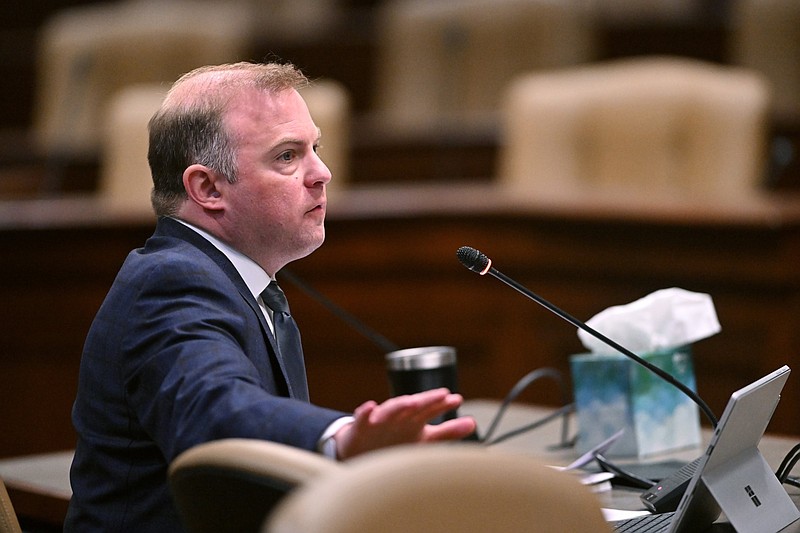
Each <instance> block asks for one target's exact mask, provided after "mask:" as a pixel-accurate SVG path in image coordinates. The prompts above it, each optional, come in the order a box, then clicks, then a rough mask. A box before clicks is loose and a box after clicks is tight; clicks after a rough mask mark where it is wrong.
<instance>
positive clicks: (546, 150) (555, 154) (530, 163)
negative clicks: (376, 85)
mask: <svg viewBox="0 0 800 533" xmlns="http://www.w3.org/2000/svg"><path fill="white" fill-rule="evenodd" d="M769 98H770V96H769V89H768V86H767V83H766V82H765V81H764V80H763V79H762V78H761V76H759V75H758V74H757V73H755V72H752V71H749V70H744V69H735V68H729V67H723V66H718V65H712V64H708V63H704V62H700V61H699V60H691V59H678V58H669V57H646V58H637V59H629V60H618V61H615V62H609V63H599V64H594V65H591V66H586V67H583V68H574V69H564V70H562V71H560V72H554V73H547V74H541V73H531V74H529V75H525V76H521V77H519V78H518V79H516V80H515V81H514V82H513V83H512V84H511V85H510V87H509V89H508V91H507V93H506V96H505V102H504V106H503V116H504V121H503V141H502V146H501V149H500V155H499V161H498V179H499V182H500V183H501V184H502V185H503V186H504V187H507V188H508V189H509V190H511V191H513V192H514V193H516V194H518V195H521V196H525V195H527V196H534V195H539V196H541V195H548V194H554V195H564V194H567V195H569V194H571V193H578V192H581V191H589V190H591V191H606V192H612V193H622V192H636V191H638V192H642V193H645V194H647V195H648V196H650V197H656V198H657V197H659V195H673V196H675V195H678V196H679V197H681V196H686V197H688V196H694V197H696V196H698V195H706V196H708V197H710V198H715V199H722V198H724V197H729V198H740V197H741V196H743V195H753V194H754V193H755V192H756V190H757V189H758V187H759V186H760V185H761V183H762V181H763V178H764V172H765V166H766V165H765V145H766V141H767V126H768V108H769Z"/></svg>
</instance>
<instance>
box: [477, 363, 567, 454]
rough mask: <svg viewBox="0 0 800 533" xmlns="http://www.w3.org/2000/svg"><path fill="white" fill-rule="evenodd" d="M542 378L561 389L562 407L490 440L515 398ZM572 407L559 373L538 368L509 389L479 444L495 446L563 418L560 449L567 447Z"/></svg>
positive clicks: (546, 368) (549, 369)
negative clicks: (553, 382) (560, 417)
mask: <svg viewBox="0 0 800 533" xmlns="http://www.w3.org/2000/svg"><path fill="white" fill-rule="evenodd" d="M542 378H551V379H554V380H555V381H556V382H558V384H559V386H560V388H561V395H562V399H563V403H564V406H563V407H561V409H559V410H558V411H556V412H555V413H552V414H550V415H548V416H546V417H544V418H543V419H542V420H539V421H536V422H533V423H532V424H529V425H526V426H523V427H520V428H517V429H514V430H511V431H509V432H507V433H504V434H503V435H501V436H499V437H497V438H495V439H494V440H492V436H493V435H494V433H495V431H496V430H497V427H498V425H499V424H500V421H501V420H502V418H503V416H504V415H505V413H506V410H507V409H508V407H509V406H510V405H511V403H512V402H513V401H514V400H516V399H517V397H518V396H519V395H520V394H522V392H523V391H525V389H527V388H528V387H529V386H530V385H531V384H533V383H534V382H536V381H538V380H540V379H542ZM573 409H574V407H573V404H572V402H570V401H569V394H568V393H567V389H566V387H565V385H564V379H563V376H562V374H561V372H560V371H558V370H556V369H555V368H549V367H545V368H538V369H536V370H533V371H531V372H528V373H527V374H526V375H525V376H523V377H522V379H520V380H519V381H517V383H516V384H515V385H514V386H513V387H512V388H511V390H510V391H509V393H508V394H507V395H506V397H505V398H504V399H503V402H502V404H501V405H500V407H499V408H498V409H497V413H496V414H495V416H494V419H492V422H491V424H490V425H489V429H487V430H486V433H485V434H484V436H483V437H482V438H481V442H482V443H484V444H486V445H491V444H497V443H498V442H501V441H503V440H507V439H509V438H511V437H513V436H516V435H520V434H522V433H525V432H526V431H531V430H533V429H536V428H538V427H539V426H541V425H543V424H545V423H547V422H549V421H550V420H553V419H555V418H557V417H559V416H563V419H562V426H561V447H564V448H566V447H569V414H570V413H571V412H572V411H573Z"/></svg>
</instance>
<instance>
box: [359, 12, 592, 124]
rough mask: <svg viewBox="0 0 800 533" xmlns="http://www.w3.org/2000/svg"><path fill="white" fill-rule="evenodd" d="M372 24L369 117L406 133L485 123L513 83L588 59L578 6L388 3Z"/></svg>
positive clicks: (586, 20)
mask: <svg viewBox="0 0 800 533" xmlns="http://www.w3.org/2000/svg"><path fill="white" fill-rule="evenodd" d="M379 21H380V22H379V29H378V36H379V39H380V41H379V45H378V47H379V50H378V60H377V63H376V66H377V73H376V85H377V88H376V94H375V102H374V110H375V111H376V113H377V114H378V116H379V117H380V119H381V120H383V121H387V123H388V124H389V125H390V126H391V127H392V128H394V129H397V128H402V129H404V130H407V131H416V130H419V129H423V130H424V129H428V128H431V127H437V126H441V125H442V124H443V123H445V125H446V123H448V122H453V121H455V122H456V123H458V124H460V125H464V124H473V123H477V124H479V125H482V124H481V123H483V124H485V123H486V122H491V121H492V120H495V119H496V116H495V115H494V113H496V112H497V109H498V107H499V104H500V96H501V94H502V90H503V88H504V87H505V86H506V85H507V84H508V82H509V81H510V80H511V78H512V77H513V76H514V75H516V74H519V73H521V72H525V71H531V70H539V69H548V68H554V67H558V66H563V65H574V64H577V63H582V62H585V61H588V60H590V59H593V54H594V52H595V46H594V36H593V31H592V24H591V18H590V17H589V14H588V12H587V10H586V7H585V3H584V2H582V1H581V0H559V1H552V0H438V1H436V2H431V1H429V0H394V1H389V2H385V3H384V6H383V7H382V10H381V12H380V16H379Z"/></svg>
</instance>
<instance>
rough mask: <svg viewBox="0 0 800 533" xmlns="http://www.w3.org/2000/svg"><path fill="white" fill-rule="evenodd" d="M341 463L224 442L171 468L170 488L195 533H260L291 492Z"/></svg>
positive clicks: (254, 443) (263, 445) (261, 444)
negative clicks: (267, 520) (271, 513)
mask: <svg viewBox="0 0 800 533" xmlns="http://www.w3.org/2000/svg"><path fill="white" fill-rule="evenodd" d="M339 468H340V465H339V463H336V462H335V461H332V460H330V459H327V458H325V457H323V456H322V455H318V454H315V453H312V452H308V451H305V450H300V449H298V448H292V447H290V446H286V445H282V444H277V443H274V442H268V441H261V440H252V439H223V440H218V441H212V442H208V443H205V444H201V445H198V446H196V447H194V448H191V449H189V450H187V451H185V452H183V453H182V454H181V455H179V456H178V457H177V458H176V459H175V460H174V461H173V462H172V464H171V465H170V469H169V485H170V489H171V491H172V495H173V498H174V500H175V504H176V506H177V508H178V513H179V514H180V516H181V519H182V520H183V523H184V525H185V526H186V528H187V530H188V531H190V532H191V533H206V532H207V533H226V532H231V533H233V532H237V533H246V532H248V531H253V532H255V531H258V530H259V528H260V526H261V524H262V523H263V522H264V517H265V516H266V515H267V514H268V513H269V512H270V510H271V509H272V508H273V507H274V506H275V505H276V503H277V502H279V501H280V500H281V499H282V498H283V497H284V496H285V495H286V494H287V493H289V492H290V491H292V490H293V489H294V488H296V487H297V486H299V485H302V484H304V483H306V482H308V481H309V480H311V479H314V478H316V477H318V476H322V475H329V474H332V473H334V472H337V471H338V470H339Z"/></svg>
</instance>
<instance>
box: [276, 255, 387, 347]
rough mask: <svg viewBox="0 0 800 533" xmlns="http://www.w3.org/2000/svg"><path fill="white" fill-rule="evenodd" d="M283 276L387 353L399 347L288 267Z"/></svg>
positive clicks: (283, 271)
mask: <svg viewBox="0 0 800 533" xmlns="http://www.w3.org/2000/svg"><path fill="white" fill-rule="evenodd" d="M281 278H284V279H288V280H289V281H290V282H291V283H292V284H293V285H295V286H296V287H297V288H298V289H300V290H301V291H303V292H304V293H306V295H308V296H309V297H311V299H312V300H315V301H316V302H317V303H320V304H322V305H323V306H325V307H326V308H327V309H328V311H330V312H331V313H333V314H334V315H335V316H337V317H339V319H341V320H342V321H344V322H345V323H346V324H348V325H350V327H351V328H353V329H354V330H356V331H357V332H359V333H361V334H362V335H363V336H364V337H366V338H367V339H369V340H370V341H372V342H373V343H374V344H376V345H377V346H378V347H379V348H380V349H381V350H383V351H384V352H385V353H389V352H394V351H397V350H398V349H399V346H397V344H395V343H393V342H392V341H390V340H389V339H387V338H386V337H384V336H383V335H381V334H380V333H378V332H377V331H375V330H374V329H372V328H370V327H368V326H367V325H366V324H364V323H363V322H362V321H361V320H359V319H358V318H356V317H355V316H353V315H352V314H351V313H349V312H348V311H345V310H344V309H343V308H341V307H339V306H338V305H337V304H335V303H333V301H331V300H330V299H329V298H328V297H326V296H325V295H324V294H322V293H320V292H319V291H317V290H316V289H314V288H312V287H311V286H310V285H308V284H307V283H305V282H304V281H303V280H301V279H300V278H299V277H297V275H296V274H295V273H294V272H292V271H291V270H289V269H288V268H284V269H282V270H281Z"/></svg>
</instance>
